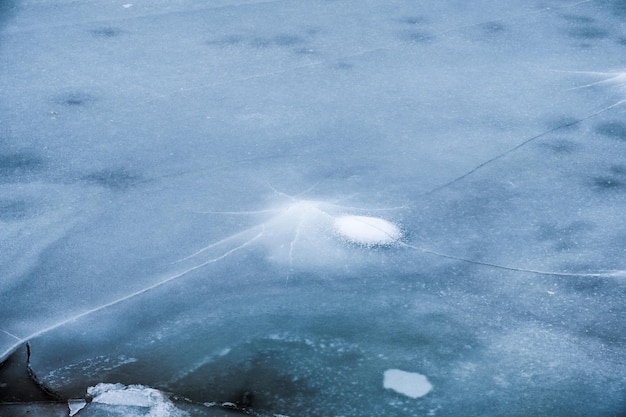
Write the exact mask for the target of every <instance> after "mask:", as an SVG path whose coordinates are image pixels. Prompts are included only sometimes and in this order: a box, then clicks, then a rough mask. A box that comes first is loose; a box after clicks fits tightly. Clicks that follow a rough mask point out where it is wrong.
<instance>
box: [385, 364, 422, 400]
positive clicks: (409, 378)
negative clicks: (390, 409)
mask: <svg viewBox="0 0 626 417" xmlns="http://www.w3.org/2000/svg"><path fill="white" fill-rule="evenodd" d="M383 386H384V387H385V388H387V389H391V390H394V391H395V392H398V393H400V394H402V395H406V396H407V397H410V398H420V397H423V396H424V395H426V394H428V393H429V392H430V391H431V390H432V389H433V386H432V385H431V383H430V382H429V381H428V378H426V376H424V375H422V374H418V373H417V372H407V371H402V370H400V369H388V370H386V371H385V374H384V379H383Z"/></svg>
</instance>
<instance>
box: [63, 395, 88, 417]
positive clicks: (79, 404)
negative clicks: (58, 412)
mask: <svg viewBox="0 0 626 417" xmlns="http://www.w3.org/2000/svg"><path fill="white" fill-rule="evenodd" d="M86 405H87V401H85V400H82V399H77V400H69V401H68V402H67V406H68V407H69V409H70V417H72V416H73V415H75V414H76V413H78V412H79V411H80V410H82V409H83V408H85V406H86Z"/></svg>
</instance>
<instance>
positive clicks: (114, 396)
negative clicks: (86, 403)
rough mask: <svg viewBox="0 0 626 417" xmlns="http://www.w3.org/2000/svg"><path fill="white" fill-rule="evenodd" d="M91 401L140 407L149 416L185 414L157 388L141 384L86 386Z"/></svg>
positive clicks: (160, 416) (169, 416) (162, 416)
mask: <svg viewBox="0 0 626 417" xmlns="http://www.w3.org/2000/svg"><path fill="white" fill-rule="evenodd" d="M87 394H88V395H89V396H90V397H92V400H91V402H92V403H100V404H106V405H111V406H123V407H138V408H139V407H140V408H142V409H147V410H146V411H147V412H148V414H147V416H150V417H166V416H167V417H172V416H181V417H182V416H186V415H188V414H187V413H185V412H183V411H181V410H179V409H178V408H176V406H174V404H173V403H172V402H171V401H170V400H169V399H168V398H167V396H166V395H165V394H164V393H162V392H161V391H159V390H156V389H154V388H149V387H146V386H143V385H128V386H126V385H123V384H106V383H100V384H98V385H96V386H94V387H89V388H87Z"/></svg>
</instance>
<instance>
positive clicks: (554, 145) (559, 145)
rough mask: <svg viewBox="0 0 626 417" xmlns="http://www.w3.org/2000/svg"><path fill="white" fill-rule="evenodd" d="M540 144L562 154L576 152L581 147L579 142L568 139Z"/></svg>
mask: <svg viewBox="0 0 626 417" xmlns="http://www.w3.org/2000/svg"><path fill="white" fill-rule="evenodd" d="M539 146H541V147H542V148H545V149H548V150H550V151H552V152H554V153H555V154H562V155H565V154H571V153H574V152H576V150H577V149H578V147H579V146H578V144H577V143H575V142H573V141H569V140H566V139H562V140H557V141H553V142H543V143H541V144H540V145H539Z"/></svg>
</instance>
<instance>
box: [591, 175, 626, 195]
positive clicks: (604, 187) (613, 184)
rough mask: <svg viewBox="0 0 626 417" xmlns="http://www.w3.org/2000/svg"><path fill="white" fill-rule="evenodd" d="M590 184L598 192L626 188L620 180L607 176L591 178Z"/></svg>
mask: <svg viewBox="0 0 626 417" xmlns="http://www.w3.org/2000/svg"><path fill="white" fill-rule="evenodd" d="M591 184H592V186H593V188H595V189H596V190H598V191H609V190H621V189H623V188H624V187H625V186H626V184H624V182H623V181H622V180H621V179H619V178H617V177H614V176H608V175H605V176H597V177H593V178H592V180H591Z"/></svg>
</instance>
